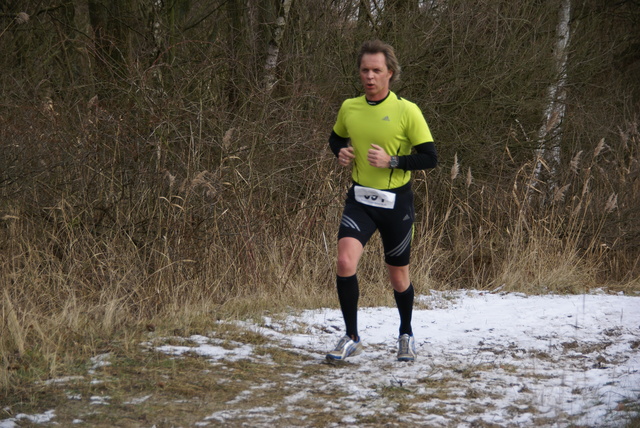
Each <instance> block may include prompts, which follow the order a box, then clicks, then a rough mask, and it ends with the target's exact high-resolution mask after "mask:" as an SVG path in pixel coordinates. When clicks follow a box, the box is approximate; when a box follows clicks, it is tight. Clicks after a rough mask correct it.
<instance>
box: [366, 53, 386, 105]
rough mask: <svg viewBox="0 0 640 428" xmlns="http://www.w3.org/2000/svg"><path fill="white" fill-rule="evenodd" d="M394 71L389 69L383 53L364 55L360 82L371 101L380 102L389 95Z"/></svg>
mask: <svg viewBox="0 0 640 428" xmlns="http://www.w3.org/2000/svg"><path fill="white" fill-rule="evenodd" d="M392 75H393V71H391V70H389V69H388V68H387V61H386V59H385V57H384V54H383V53H382V52H378V53H375V54H364V55H363V56H362V60H361V61H360V81H361V82H362V86H363V87H364V93H365V95H366V97H367V99H368V100H369V101H380V100H382V99H384V97H386V96H387V94H388V93H389V81H390V80H391V76H392Z"/></svg>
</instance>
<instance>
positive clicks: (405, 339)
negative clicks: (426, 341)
mask: <svg viewBox="0 0 640 428" xmlns="http://www.w3.org/2000/svg"><path fill="white" fill-rule="evenodd" d="M417 357H418V354H416V341H415V339H414V338H413V336H410V335H408V334H403V335H402V336H400V338H399V339H398V361H414V360H415V359H416V358H417Z"/></svg>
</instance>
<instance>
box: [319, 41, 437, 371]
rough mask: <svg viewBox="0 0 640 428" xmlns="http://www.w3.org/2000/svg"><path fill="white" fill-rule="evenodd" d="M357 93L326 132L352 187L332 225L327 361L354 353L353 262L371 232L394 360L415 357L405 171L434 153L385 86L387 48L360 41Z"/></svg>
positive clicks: (357, 347)
mask: <svg viewBox="0 0 640 428" xmlns="http://www.w3.org/2000/svg"><path fill="white" fill-rule="evenodd" d="M357 65H358V70H359V74H360V81H361V83H362V86H363V88H364V95H363V96H360V97H357V98H351V99H347V100H345V101H344V102H343V104H342V106H341V107H340V111H339V112H338V118H337V120H336V123H335V125H334V126H333V131H332V132H331V136H330V137H329V145H330V147H331V150H332V151H333V153H334V154H335V155H336V157H337V158H338V163H339V164H340V165H341V166H343V167H349V168H351V171H352V174H351V176H352V178H353V185H352V186H351V187H350V189H349V191H348V192H347V199H346V202H345V206H344V211H343V214H342V220H341V222H340V227H339V230H338V260H337V278H336V285H337V291H338V300H339V301H340V308H341V309H342V315H343V318H344V322H345V327H346V333H345V335H344V337H342V338H341V339H340V341H339V342H338V344H337V345H336V347H335V349H334V350H332V351H331V352H329V353H328V354H327V359H328V360H343V359H345V358H347V357H350V356H353V355H357V354H359V353H360V352H361V351H362V343H361V341H360V336H359V335H358V298H359V295H360V292H359V288H358V278H357V274H356V271H357V267H358V262H359V260H360V257H361V256H362V253H363V251H364V246H365V245H366V243H367V242H368V241H369V239H370V238H371V236H372V235H373V233H374V232H375V231H376V230H378V231H379V232H380V237H381V238H382V243H383V246H384V255H385V263H386V265H387V269H388V273H389V280H390V282H391V286H392V287H393V290H394V297H395V301H396V304H397V306H398V311H399V314H400V328H399V339H398V360H399V361H413V360H415V358H416V350H415V339H414V337H413V331H412V329H411V316H412V312H413V300H414V289H413V285H412V284H411V280H410V278H409V258H410V253H411V241H412V238H413V222H414V205H413V192H412V190H411V182H410V179H411V171H412V170H421V169H428V168H434V167H435V166H436V165H437V163H438V155H437V152H436V149H435V145H434V143H433V138H432V136H431V131H430V130H429V126H428V125H427V122H426V120H425V119H424V116H423V115H422V112H421V111H420V109H419V108H418V106H417V105H416V104H414V103H412V102H410V101H407V100H405V99H403V98H401V97H399V96H397V95H396V94H395V93H394V92H392V91H391V90H390V89H389V87H390V85H391V83H393V82H394V81H396V80H397V79H398V77H399V76H400V65H399V64H398V60H397V59H396V56H395V53H394V50H393V48H392V47H391V46H390V45H388V44H386V43H383V42H381V41H379V40H374V41H368V42H365V43H364V44H363V45H362V47H361V49H360V53H359V55H358V62H357Z"/></svg>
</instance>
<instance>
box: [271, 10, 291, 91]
mask: <svg viewBox="0 0 640 428" xmlns="http://www.w3.org/2000/svg"><path fill="white" fill-rule="evenodd" d="M280 3H281V4H280V8H279V9H280V10H279V13H278V17H277V18H276V21H275V22H274V23H273V24H272V30H271V34H272V36H271V40H269V46H268V47H267V59H266V62H265V67H264V70H265V74H264V87H265V90H266V92H267V94H270V93H271V91H273V87H274V86H275V84H276V66H277V65H278V55H279V53H280V43H281V42H282V36H283V34H284V31H285V28H286V26H287V21H288V18H289V10H290V9H291V3H293V0H281V2H280Z"/></svg>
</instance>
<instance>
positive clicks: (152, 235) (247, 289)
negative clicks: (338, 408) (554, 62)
mask: <svg viewBox="0 0 640 428" xmlns="http://www.w3.org/2000/svg"><path fill="white" fill-rule="evenodd" d="M634 129H635V128H633V127H631V128H630V131H629V133H627V134H625V135H627V136H626V137H625V138H626V140H625V147H627V152H626V154H625V153H622V154H620V155H617V154H616V155H615V156H614V154H612V153H610V154H609V157H610V158H611V160H610V163H615V160H616V156H620V157H621V158H622V157H624V162H625V163H624V164H620V168H618V169H613V170H610V171H604V170H602V171H600V170H598V168H597V166H598V162H597V158H598V157H599V156H604V155H606V153H603V151H606V146H605V145H604V143H603V140H600V142H599V144H598V145H597V146H596V149H595V151H594V153H593V155H592V161H591V163H590V164H586V165H582V166H581V163H582V162H584V157H585V155H584V154H576V155H575V156H573V157H572V158H571V160H570V161H569V165H568V168H567V170H568V171H570V172H571V173H570V174H568V176H567V182H566V184H563V185H562V186H559V187H558V188H560V189H562V192H563V195H562V197H558V196H556V197H554V198H553V200H552V201H545V200H543V199H538V198H533V199H532V198H530V196H529V194H528V191H527V189H523V188H522V186H523V184H522V183H526V182H527V176H526V173H527V171H530V170H531V166H530V165H523V166H522V167H521V168H518V169H517V170H516V173H515V175H514V176H512V177H503V178H502V179H501V180H500V183H509V182H511V183H512V184H511V185H506V186H504V187H500V183H490V182H487V181H484V182H483V181H481V180H480V179H479V178H471V177H472V175H471V173H470V172H469V173H468V174H467V179H466V182H465V183H459V181H460V180H461V179H460V177H458V170H459V169H460V165H459V161H458V160H457V158H456V159H454V167H453V168H452V169H451V172H450V174H447V172H446V171H442V170H437V171H432V172H429V173H417V174H416V177H415V181H416V183H415V188H416V200H417V203H416V206H417V209H418V212H417V222H416V239H415V242H416V243H415V246H414V255H413V281H414V283H415V285H416V288H417V289H418V292H424V291H426V290H427V289H429V288H433V289H446V288H457V287H464V288H476V289H495V288H500V289H502V290H508V291H521V292H526V293H576V292H578V293H579V292H585V291H587V290H589V289H592V288H594V287H610V288H612V289H615V290H624V291H625V292H627V293H634V292H638V291H640V282H639V281H640V280H639V279H638V278H639V277H640V275H639V274H638V266H637V265H636V264H634V263H636V262H633V261H632V260H633V255H634V254H635V251H636V250H637V248H636V247H625V246H624V245H622V243H623V242H624V241H625V240H626V238H625V235H624V234H623V235H622V236H621V237H619V238H612V236H613V235H611V233H612V232H611V231H612V227H618V228H619V227H620V223H621V222H623V221H628V222H631V223H630V224H631V225H633V224H635V220H633V218H632V214H631V212H630V210H631V211H632V210H633V208H632V207H633V206H635V202H637V201H636V200H635V199H634V198H635V197H636V196H634V195H637V194H638V192H632V191H631V190H633V189H635V187H637V185H638V184H637V180H634V179H633V178H632V177H631V174H632V173H633V172H634V171H635V170H633V169H632V168H631V167H627V166H629V165H631V166H632V165H636V164H637V159H635V158H630V156H635V154H636V153H638V147H637V145H638V140H639V139H638V136H637V133H634V132H635V130H634ZM247 132H248V138H244V137H243V136H241V135H236V137H237V139H238V140H242V141H247V140H251V138H252V135H255V134H258V133H259V132H260V129H249V130H247ZM236 134H238V133H237V132H236ZM629 135H630V136H629ZM190 138H195V136H191V137H190ZM228 138H229V136H228V134H225V141H226V140H227V139H228ZM254 138H255V137H254ZM266 138H270V137H269V134H268V133H267V134H266ZM316 143H317V144H321V143H320V142H317V141H314V144H316ZM227 144H228V143H227ZM252 144H253V147H252V148H250V149H249V148H247V154H246V156H244V157H243V158H242V159H240V158H237V159H232V158H233V156H228V157H227V158H225V159H227V160H225V159H223V160H222V165H221V167H220V168H219V169H217V170H216V171H215V172H207V171H203V170H199V169H198V168H197V166H196V165H193V166H191V165H188V168H187V172H186V173H185V174H186V175H185V177H184V178H183V179H179V178H177V175H178V174H177V173H176V174H175V175H174V174H171V173H168V172H164V173H162V174H160V175H158V176H157V180H156V181H153V182H150V181H148V180H147V181H143V180H141V179H140V180H138V181H133V182H131V183H130V184H128V185H125V183H124V182H123V181H122V180H123V178H122V176H121V175H122V173H124V172H125V171H121V172H120V173H117V172H116V169H115V167H116V165H114V167H113V169H112V171H111V172H110V173H109V175H105V173H103V174H102V175H98V176H94V175H92V172H93V171H94V167H92V166H87V165H84V164H72V168H71V169H68V170H65V171H63V172H60V174H61V176H58V175H57V174H58V173H57V172H56V173H55V174H54V173H53V172H51V174H49V176H50V177H51V178H52V179H55V180H58V182H59V183H60V184H56V186H58V187H56V188H55V191H53V190H51V191H46V190H47V188H46V186H45V185H44V184H42V185H40V189H39V188H38V187H36V188H33V189H32V191H33V192H34V195H33V196H34V199H35V200H36V201H37V202H39V203H40V204H42V201H41V199H42V198H43V197H46V198H48V199H49V200H51V202H54V201H55V203H50V204H48V205H47V206H42V205H34V204H33V203H32V204H27V203H26V202H25V201H24V200H21V199H20V198H14V201H13V202H12V205H6V204H5V206H4V210H5V211H4V212H5V214H4V217H3V219H2V229H1V230H0V233H2V235H3V240H2V242H4V244H3V245H2V247H1V248H0V249H1V250H2V251H1V252H0V264H1V265H2V266H1V267H2V270H1V271H2V274H1V275H0V284H1V286H2V290H3V293H2V296H1V299H2V311H1V312H0V316H1V321H2V323H1V324H0V327H1V333H2V334H1V335H0V336H1V338H2V339H1V340H0V354H1V355H2V365H3V368H2V370H1V371H0V386H1V388H2V390H3V391H5V392H7V393H8V392H12V391H19V390H21V389H28V385H32V384H34V383H37V382H38V381H43V380H46V379H48V378H52V377H56V376H60V375H62V374H69V373H73V372H74V370H75V368H76V367H77V365H78V364H79V361H86V359H87V358H88V357H90V356H92V355H96V354H99V353H101V352H105V351H107V350H110V349H119V350H122V351H124V352H127V351H128V350H130V349H132V348H135V347H136V346H137V344H138V343H139V340H140V332H143V331H146V330H154V329H157V328H165V329H168V330H171V329H173V330H180V331H182V332H183V333H186V332H189V331H198V330H200V331H204V329H206V328H210V327H211V325H212V323H213V322H215V321H216V320H217V319H221V318H225V319H227V318H246V317H254V316H260V315H261V314H264V313H266V312H273V313H278V312H283V311H286V310H288V309H290V308H310V307H323V306H335V305H336V304H337V303H336V298H335V293H334V285H333V277H334V273H333V272H334V270H333V269H334V267H333V263H334V259H335V228H336V227H337V224H338V219H339V216H340V211H341V207H342V206H341V200H342V198H341V195H342V193H343V190H342V189H343V188H344V187H343V186H344V185H345V184H346V183H347V180H348V178H347V177H346V175H337V176H336V175H335V170H334V165H333V162H332V159H331V157H330V156H329V155H328V154H327V153H326V152H325V155H324V156H320V157H317V158H306V159H305V161H304V162H303V161H300V162H298V163H295V164H294V165H292V166H287V165H288V163H287V162H282V161H281V160H279V159H280V156H281V151H282V150H289V149H290V146H288V145H287V146H283V147H280V148H278V147H277V146H269V145H267V146H266V149H265V148H260V149H258V141H257V140H256V139H254V142H253V143H252ZM119 150H122V147H120V146H118V145H117V144H116V147H115V148H114V152H113V156H118V153H117V152H118V151H119ZM265 150H266V151H265ZM265 155H267V156H268V157H269V159H271V160H272V161H271V162H265V160H264V159H263V157H264V156H265ZM462 167H463V168H464V166H462ZM188 171H192V172H188ZM469 171H470V170H469ZM598 171H599V172H598ZM454 172H455V174H454ZM447 175H448V177H447ZM92 177H93V179H94V180H95V181H96V182H91V181H90V178H92ZM328 177H334V178H328ZM614 180H615V183H614ZM72 181H77V182H78V183H79V184H80V186H77V187H78V188H79V189H82V188H84V187H85V186H93V187H95V189H96V190H95V191H96V192H98V193H97V194H95V195H94V196H93V197H91V195H90V194H89V191H88V190H84V191H81V193H75V192H74V191H72V190H73V189H72V188H70V189H66V188H65V186H62V183H65V182H72ZM435 182H437V183H439V185H434V184H432V183H435ZM600 183H604V184H605V185H604V186H600ZM614 184H615V186H617V187H614ZM53 185H54V184H51V186H53ZM60 186H61V187H60ZM129 187H130V188H129ZM612 187H614V188H613V189H612ZM612 190H613V194H615V195H616V198H615V199H613V198H612V197H611V194H612ZM38 192H42V194H40V195H39V194H38ZM123 193H127V194H128V195H129V196H128V197H127V198H125V197H123V196H122V195H123ZM117 194H119V195H120V196H116V195H117ZM109 198H116V199H114V200H113V202H112V203H111V205H109V206H106V205H105V204H106V203H107V201H109ZM117 198H120V199H119V200H118V199H117ZM614 200H616V204H615V205H613V204H612V201H614ZM614 225H617V226H614ZM630 232H631V231H630V230H627V232H626V233H627V235H628V233H630ZM381 260H382V250H381V246H380V243H379V242H378V240H377V239H374V240H373V241H372V243H371V245H369V246H368V247H367V249H366V253H365V255H364V257H363V261H362V265H361V269H360V276H361V283H362V290H361V296H362V297H361V304H362V305H363V306H375V305H392V304H393V302H392V295H391V293H390V292H389V286H388V284H387V283H386V277H385V275H386V273H385V271H384V267H383V265H382V263H381ZM614 267H615V269H613V268H614ZM624 272H627V273H626V274H625V273H624Z"/></svg>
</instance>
